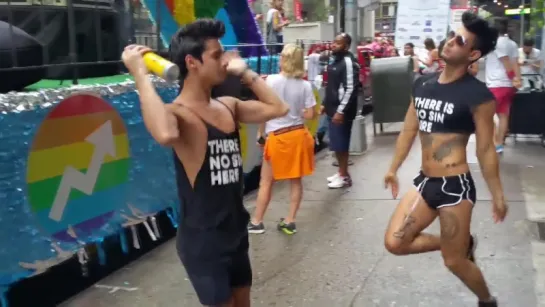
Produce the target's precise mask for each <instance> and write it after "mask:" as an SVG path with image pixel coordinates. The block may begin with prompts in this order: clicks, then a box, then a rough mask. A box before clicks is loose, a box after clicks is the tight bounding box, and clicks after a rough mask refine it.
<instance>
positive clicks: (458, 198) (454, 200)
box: [413, 171, 477, 209]
mask: <svg viewBox="0 0 545 307" xmlns="http://www.w3.org/2000/svg"><path fill="white" fill-rule="evenodd" d="M413 184H414V186H415V187H416V189H417V190H418V192H419V193H420V195H421V196H422V198H423V199H424V201H426V203H427V204H428V206H429V207H430V208H432V209H439V208H443V207H448V206H456V205H458V204H459V203H461V202H462V201H463V200H469V201H470V202H471V203H472V204H475V202H476V201H477V191H476V190H475V182H474V181H473V177H471V174H470V173H469V172H467V173H465V174H460V175H455V176H445V177H428V176H426V175H424V173H423V172H422V171H420V173H419V174H418V175H417V176H416V177H415V178H414V180H413Z"/></svg>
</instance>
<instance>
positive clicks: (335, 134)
mask: <svg viewBox="0 0 545 307" xmlns="http://www.w3.org/2000/svg"><path fill="white" fill-rule="evenodd" d="M327 120H328V121H329V149H330V150H331V151H333V152H348V151H349V150H350V136H351V135H352V122H353V121H351V120H344V122H343V123H342V124H336V123H334V122H333V121H331V117H328V118H327Z"/></svg>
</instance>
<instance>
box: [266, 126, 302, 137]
mask: <svg viewBox="0 0 545 307" xmlns="http://www.w3.org/2000/svg"><path fill="white" fill-rule="evenodd" d="M303 128H305V125H304V124H301V125H295V126H290V127H284V128H280V129H277V130H274V131H273V132H272V134H274V135H279V134H284V133H288V132H291V131H294V130H299V129H303Z"/></svg>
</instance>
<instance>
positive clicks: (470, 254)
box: [467, 235, 477, 262]
mask: <svg viewBox="0 0 545 307" xmlns="http://www.w3.org/2000/svg"><path fill="white" fill-rule="evenodd" d="M476 249H477V237H475V236H473V235H469V246H468V248H467V259H469V260H470V261H471V262H475V250H476Z"/></svg>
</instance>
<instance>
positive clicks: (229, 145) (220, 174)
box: [208, 139, 242, 187]
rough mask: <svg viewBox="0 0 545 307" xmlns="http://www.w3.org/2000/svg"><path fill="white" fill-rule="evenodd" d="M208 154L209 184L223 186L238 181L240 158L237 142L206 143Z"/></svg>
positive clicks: (231, 140) (212, 141)
mask: <svg viewBox="0 0 545 307" xmlns="http://www.w3.org/2000/svg"><path fill="white" fill-rule="evenodd" d="M208 149H209V152H210V157H209V165H210V184H211V185H212V186H213V187H214V186H224V185H228V184H232V183H238V182H239V181H240V167H241V166H242V156H241V155H240V146H239V144H238V141H236V140H233V139H219V140H211V141H208Z"/></svg>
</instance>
